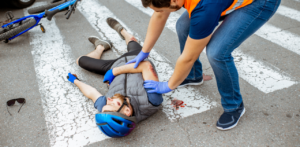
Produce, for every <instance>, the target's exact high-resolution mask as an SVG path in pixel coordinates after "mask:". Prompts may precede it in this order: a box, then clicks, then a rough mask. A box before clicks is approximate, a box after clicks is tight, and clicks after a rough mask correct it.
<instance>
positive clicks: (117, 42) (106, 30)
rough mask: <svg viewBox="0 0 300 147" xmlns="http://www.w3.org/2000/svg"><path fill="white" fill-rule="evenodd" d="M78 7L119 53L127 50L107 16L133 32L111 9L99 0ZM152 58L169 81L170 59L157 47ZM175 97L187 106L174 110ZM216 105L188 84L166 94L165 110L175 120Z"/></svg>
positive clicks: (151, 55) (159, 71)
mask: <svg viewBox="0 0 300 147" xmlns="http://www.w3.org/2000/svg"><path fill="white" fill-rule="evenodd" d="M78 9H79V11H80V12H81V13H82V14H83V15H84V16H85V17H86V18H87V20H88V22H90V23H91V25H92V26H93V27H94V28H95V29H96V30H97V31H98V32H99V35H100V36H101V37H103V38H106V39H110V40H111V41H112V42H113V45H114V47H115V49H116V50H115V51H116V52H118V53H119V55H121V53H125V52H126V44H125V41H123V40H122V39H121V38H120V37H119V35H118V34H117V33H116V32H115V31H114V30H113V29H111V28H110V27H109V26H108V25H107V23H106V18H107V17H113V18H115V19H117V20H118V21H119V22H120V23H121V24H122V25H123V26H124V27H125V28H126V29H127V31H129V32H131V31H130V28H128V27H127V26H126V25H125V24H124V23H122V22H121V21H120V20H119V19H118V18H116V16H115V15H114V14H113V13H112V12H110V10H108V9H107V8H106V7H105V6H103V5H101V4H99V2H98V1H97V0H89V1H82V2H81V4H80V5H79V6H78ZM131 33H132V32H131ZM133 34H135V33H133ZM91 35H92V34H91ZM135 36H136V38H137V39H138V35H137V34H135ZM138 40H139V39H138ZM141 44H142V43H141ZM150 59H151V60H152V61H153V63H154V64H155V67H156V69H157V72H158V76H159V79H160V81H167V80H168V79H169V78H170V77H171V75H172V73H173V71H174V69H173V68H172V67H171V66H170V65H169V61H167V60H166V58H165V57H163V56H161V55H159V54H158V53H157V52H156V51H155V49H153V50H152V51H151V54H150ZM174 97H175V98H177V99H180V100H183V101H184V102H185V103H186V104H187V106H186V107H185V108H183V109H179V110H178V111H174V109H173V108H172V107H171V105H170V104H171V98H174ZM214 106H216V102H210V100H209V99H208V97H205V96H202V94H201V93H198V92H196V90H195V89H194V88H192V87H189V86H187V87H186V88H180V89H176V90H175V91H173V92H171V93H169V94H166V95H164V102H163V111H164V112H165V113H166V115H167V117H168V118H169V119H170V120H171V121H173V120H176V119H180V118H184V117H187V116H191V115H193V114H196V113H201V112H204V111H207V110H209V109H210V108H212V107H214Z"/></svg>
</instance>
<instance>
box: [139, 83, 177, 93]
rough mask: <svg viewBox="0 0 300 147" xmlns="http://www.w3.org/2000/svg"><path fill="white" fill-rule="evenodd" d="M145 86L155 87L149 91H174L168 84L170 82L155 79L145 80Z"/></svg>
mask: <svg viewBox="0 0 300 147" xmlns="http://www.w3.org/2000/svg"><path fill="white" fill-rule="evenodd" d="M144 87H145V88H151V89H153V90H149V91H148V93H158V94H164V93H168V92H170V91H172V89H170V88H169V86H168V82H157V81H153V80H146V81H145V82H144Z"/></svg>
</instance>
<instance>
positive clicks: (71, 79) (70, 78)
mask: <svg viewBox="0 0 300 147" xmlns="http://www.w3.org/2000/svg"><path fill="white" fill-rule="evenodd" d="M67 78H68V80H69V81H70V82H72V83H74V81H75V80H76V79H78V78H77V77H75V76H74V75H72V74H71V73H68V76H67Z"/></svg>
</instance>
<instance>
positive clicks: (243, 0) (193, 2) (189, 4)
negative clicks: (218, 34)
mask: <svg viewBox="0 0 300 147" xmlns="http://www.w3.org/2000/svg"><path fill="white" fill-rule="evenodd" d="M200 1H201V0H185V1H184V8H185V9H186V10H187V11H188V13H189V17H190V18H191V14H192V12H193V10H194V9H195V8H196V6H197V5H198V3H199V2H200ZM252 2H253V0H234V1H233V3H232V4H231V5H230V6H229V7H228V8H227V9H226V10H225V11H223V12H222V14H221V16H224V15H227V14H229V13H231V12H232V11H234V10H237V9H239V8H242V7H245V6H247V5H249V4H251V3H252Z"/></svg>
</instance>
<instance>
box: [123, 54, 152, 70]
mask: <svg viewBox="0 0 300 147" xmlns="http://www.w3.org/2000/svg"><path fill="white" fill-rule="evenodd" d="M148 56H149V53H144V52H143V51H141V52H140V53H139V54H138V55H137V56H136V57H135V58H134V59H132V60H130V61H129V62H127V63H126V64H130V63H134V62H135V64H134V67H133V68H137V67H138V66H139V64H140V62H142V61H144V60H145V59H146V58H147V57H148Z"/></svg>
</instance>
